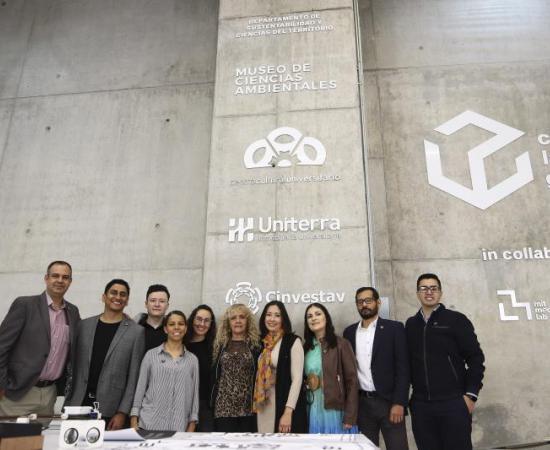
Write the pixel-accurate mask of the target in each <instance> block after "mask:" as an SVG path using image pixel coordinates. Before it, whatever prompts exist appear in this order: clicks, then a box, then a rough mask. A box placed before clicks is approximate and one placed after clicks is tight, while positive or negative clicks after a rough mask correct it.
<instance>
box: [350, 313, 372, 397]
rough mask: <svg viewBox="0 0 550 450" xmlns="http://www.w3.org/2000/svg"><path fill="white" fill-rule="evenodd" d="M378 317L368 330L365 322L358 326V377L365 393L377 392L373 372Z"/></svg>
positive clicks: (356, 345) (356, 337)
mask: <svg viewBox="0 0 550 450" xmlns="http://www.w3.org/2000/svg"><path fill="white" fill-rule="evenodd" d="M377 323H378V317H377V318H376V319H375V320H374V321H372V322H371V323H370V325H369V326H368V327H367V328H363V321H361V322H359V324H358V325H357V334H356V335H355V355H356V358H357V366H358V370H357V377H358V378H359V387H360V388H361V390H363V391H369V392H370V391H376V387H375V386H374V381H373V379H372V372H371V360H372V344H373V343H374V333H375V332H376V324H377Z"/></svg>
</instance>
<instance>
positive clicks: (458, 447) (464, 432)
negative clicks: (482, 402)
mask: <svg viewBox="0 0 550 450" xmlns="http://www.w3.org/2000/svg"><path fill="white" fill-rule="evenodd" d="M411 419H412V429H413V434H414V439H415V441H416V445H417V446H418V450H472V416H471V414H470V412H469V411H468V407H467V406H466V402H465V401H464V399H463V398H462V397H458V398H454V399H451V400H438V401H427V402H425V401H418V400H413V401H412V402H411Z"/></svg>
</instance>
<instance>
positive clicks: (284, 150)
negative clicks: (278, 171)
mask: <svg viewBox="0 0 550 450" xmlns="http://www.w3.org/2000/svg"><path fill="white" fill-rule="evenodd" d="M285 136H288V137H289V138H290V141H289V142H281V138H283V137H285ZM287 139H288V138H287ZM308 147H309V149H310V150H309V151H307V149H308ZM258 154H259V155H261V156H260V157H259V159H258V161H255V160H254V159H255V158H254V157H255V156H256V155H258ZM310 154H313V155H314V156H312V157H311V156H310ZM326 156H327V151H326V150H325V146H324V145H323V144H322V143H321V142H320V141H319V140H317V139H315V138H313V137H309V136H305V137H303V136H302V133H300V132H299V131H298V130H297V129H296V128H291V127H281V128H277V129H276V130H273V131H272V132H271V133H269V134H268V135H267V139H260V140H259V141H255V142H253V143H252V144H250V145H249V146H248V148H247V149H246V151H245V152H244V165H245V167H246V168H247V169H255V168H258V167H270V166H272V167H275V166H277V167H290V166H292V164H293V162H296V163H297V164H298V165H299V166H320V165H322V164H323V163H324V162H325V159H326Z"/></svg>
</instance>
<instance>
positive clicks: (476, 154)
mask: <svg viewBox="0 0 550 450" xmlns="http://www.w3.org/2000/svg"><path fill="white" fill-rule="evenodd" d="M468 125H476V126H478V127H480V128H482V129H484V130H487V131H490V132H492V133H494V134H495V136H493V137H491V138H490V139H488V140H486V141H484V142H482V143H481V144H479V145H477V146H475V147H473V148H472V149H471V150H469V151H468V162H469V166H470V177H471V179H472V188H471V189H470V188H468V187H466V186H463V185H462V184H460V183H457V182H456V181H453V180H451V179H450V178H448V177H446V176H445V175H443V168H442V165H441V155H440V152H439V146H438V145H437V144H434V143H433V142H430V141H427V140H424V151H425V154H426V168H427V171H428V182H429V183H430V184H431V185H432V186H434V187H436V188H438V189H441V190H442V191H445V192H447V193H448V194H451V195H452V196H454V197H456V198H459V199H461V200H463V201H465V202H466V203H469V204H470V205H473V206H475V207H477V208H479V209H482V210H485V209H487V208H489V207H490V206H492V205H494V204H495V203H497V202H499V201H500V200H502V199H504V198H506V197H508V196H509V195H510V194H512V193H513V192H515V191H517V190H518V189H520V188H522V187H523V186H525V185H526V184H527V183H530V182H531V181H533V169H532V167H531V161H530V159H529V153H528V152H525V153H522V154H521V155H520V156H518V157H517V158H516V173H515V174H514V175H512V176H510V177H508V178H506V179H505V180H503V181H501V182H500V183H498V184H497V185H495V186H493V187H491V188H489V187H488V184H487V175H486V173H485V165H484V162H483V160H484V159H485V158H486V157H488V156H489V155H491V154H493V153H495V152H496V151H498V150H501V149H502V148H504V147H505V146H507V145H508V144H510V143H511V142H513V141H515V140H516V139H518V138H519V137H520V136H523V134H525V133H524V132H523V131H520V130H517V129H515V128H512V127H510V126H508V125H505V124H503V123H500V122H497V121H496V120H494V119H491V118H489V117H486V116H483V115H481V114H478V113H476V112H474V111H464V112H463V113H461V114H459V115H458V116H456V117H453V118H452V119H451V120H449V121H447V122H445V123H444V124H442V125H440V126H438V127H437V128H435V131H437V132H439V133H442V134H444V135H446V136H450V135H451V134H453V133H456V132H457V131H459V130H461V129H462V128H464V127H466V126H468Z"/></svg>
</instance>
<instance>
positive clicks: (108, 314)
mask: <svg viewBox="0 0 550 450" xmlns="http://www.w3.org/2000/svg"><path fill="white" fill-rule="evenodd" d="M129 296H130V286H129V285H128V283H127V282H126V281H124V280H121V279H114V280H111V281H109V283H107V286H105V291H104V293H103V297H102V298H103V303H105V308H104V311H103V313H102V314H100V315H99V316H94V317H90V318H88V319H84V320H82V321H81V322H80V324H79V326H78V330H77V339H76V362H75V368H74V376H73V385H72V390H71V392H70V393H69V394H68V396H67V397H66V399H65V405H67V406H85V405H89V406H93V403H94V402H98V403H99V410H100V411H101V414H102V415H103V418H104V419H105V422H106V423H107V429H109V430H118V429H120V428H123V427H124V425H125V423H126V422H127V418H128V413H129V412H130V409H131V407H132V402H133V400H134V391H135V389H136V384H137V379H138V376H139V367H140V365H141V359H142V357H143V353H144V348H145V334H144V330H143V327H141V326H139V325H138V324H137V323H135V322H134V321H133V320H131V319H130V318H129V317H128V316H126V315H125V314H124V308H125V307H126V305H127V304H128V299H129Z"/></svg>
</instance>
